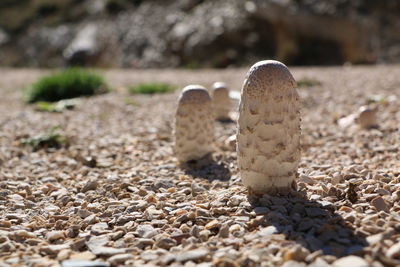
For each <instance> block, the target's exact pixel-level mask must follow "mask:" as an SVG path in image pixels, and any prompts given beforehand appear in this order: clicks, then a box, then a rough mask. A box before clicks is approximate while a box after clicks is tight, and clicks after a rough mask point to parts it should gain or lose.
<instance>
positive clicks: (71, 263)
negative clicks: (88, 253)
mask: <svg viewBox="0 0 400 267" xmlns="http://www.w3.org/2000/svg"><path fill="white" fill-rule="evenodd" d="M61 266H62V267H108V266H110V265H109V264H108V263H105V262H102V261H84V260H66V261H63V262H62V263H61Z"/></svg>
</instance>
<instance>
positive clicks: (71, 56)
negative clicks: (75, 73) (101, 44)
mask: <svg viewBox="0 0 400 267" xmlns="http://www.w3.org/2000/svg"><path fill="white" fill-rule="evenodd" d="M98 30H99V29H98V25H97V24H94V23H92V24H87V25H85V26H84V27H83V28H82V29H80V30H79V31H78V33H77V35H76V36H75V37H74V39H73V40H72V42H71V43H70V44H69V45H68V47H67V48H66V49H65V50H64V53H63V55H64V58H65V60H66V62H67V63H68V65H81V66H84V65H87V64H88V63H89V61H90V58H91V57H93V56H94V55H95V54H96V53H97V51H98V46H97V36H98Z"/></svg>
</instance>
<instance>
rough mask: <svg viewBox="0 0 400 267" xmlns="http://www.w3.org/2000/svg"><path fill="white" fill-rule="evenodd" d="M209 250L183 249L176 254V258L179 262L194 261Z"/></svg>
mask: <svg viewBox="0 0 400 267" xmlns="http://www.w3.org/2000/svg"><path fill="white" fill-rule="evenodd" d="M209 253H210V251H209V250H208V249H195V250H190V251H185V252H182V253H180V254H178V255H177V256H176V260H177V261H179V262H187V261H196V260H201V259H203V258H204V257H206V256H207V255H208V254H209Z"/></svg>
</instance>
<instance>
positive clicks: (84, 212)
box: [78, 209, 92, 219]
mask: <svg viewBox="0 0 400 267" xmlns="http://www.w3.org/2000/svg"><path fill="white" fill-rule="evenodd" d="M78 215H79V217H81V218H82V219H85V218H86V217H88V216H90V215H92V213H91V212H90V211H88V210H87V209H79V210H78Z"/></svg>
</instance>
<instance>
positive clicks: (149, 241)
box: [137, 238, 154, 248]
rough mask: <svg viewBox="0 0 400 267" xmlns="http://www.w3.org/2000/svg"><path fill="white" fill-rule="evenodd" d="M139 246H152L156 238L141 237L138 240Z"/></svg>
mask: <svg viewBox="0 0 400 267" xmlns="http://www.w3.org/2000/svg"><path fill="white" fill-rule="evenodd" d="M137 241H138V243H137V245H138V247H142V248H144V247H147V246H152V245H153V244H154V240H153V239H150V238H139V239H138V240H137Z"/></svg>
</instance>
